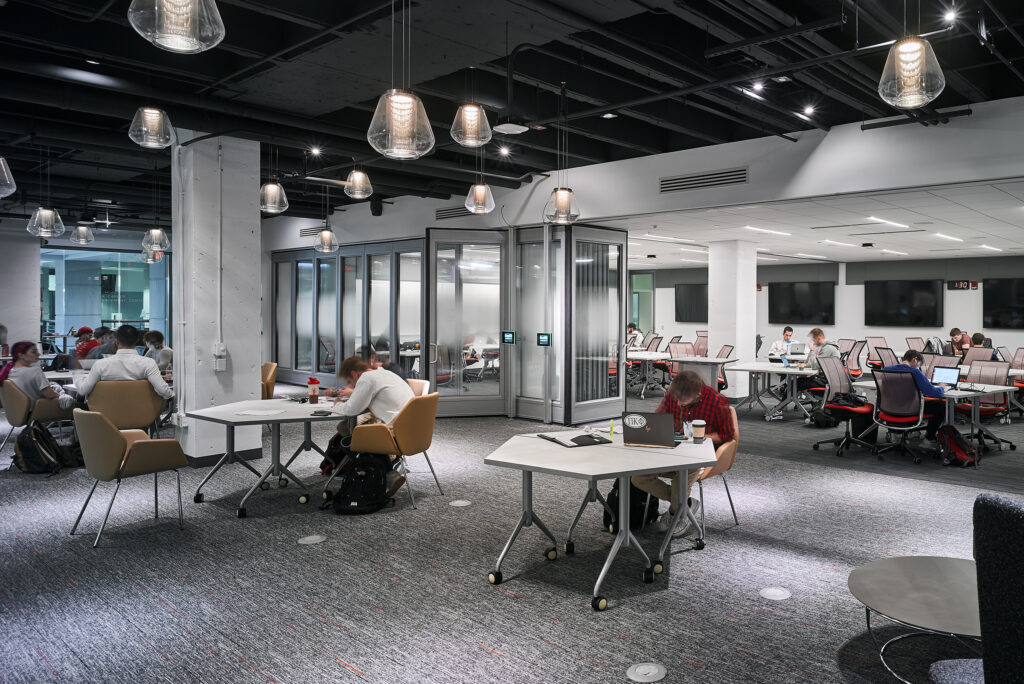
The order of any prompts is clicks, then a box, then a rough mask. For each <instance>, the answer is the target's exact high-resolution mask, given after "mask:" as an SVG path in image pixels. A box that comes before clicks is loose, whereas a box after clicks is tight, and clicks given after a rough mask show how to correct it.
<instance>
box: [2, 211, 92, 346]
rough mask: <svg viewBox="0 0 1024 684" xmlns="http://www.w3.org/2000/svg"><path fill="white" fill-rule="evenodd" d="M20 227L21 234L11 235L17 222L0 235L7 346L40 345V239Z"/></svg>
mask: <svg viewBox="0 0 1024 684" xmlns="http://www.w3.org/2000/svg"><path fill="white" fill-rule="evenodd" d="M16 223H17V230H13V229H12V230H11V231H8V230H7V229H8V228H11V227H12V226H13V225H14V224H15V222H14V221H5V222H4V232H3V233H0V248H2V249H3V261H2V263H0V325H3V326H4V327H6V328H7V340H6V343H7V344H14V343H15V342H20V341H21V340H32V341H35V342H38V341H39V295H38V292H39V291H38V285H39V283H40V275H41V274H40V272H39V238H37V237H32V236H31V235H29V234H28V233H26V232H25V224H24V222H23V221H17V222H16ZM50 241H51V242H56V240H54V239H52V238H51V240H50ZM78 325H84V324H81V323H79V324H78ZM58 332H66V331H58Z"/></svg>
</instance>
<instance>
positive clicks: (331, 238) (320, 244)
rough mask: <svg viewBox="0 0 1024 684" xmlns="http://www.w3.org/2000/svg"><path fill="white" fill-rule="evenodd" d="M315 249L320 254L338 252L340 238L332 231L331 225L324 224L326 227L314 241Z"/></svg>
mask: <svg viewBox="0 0 1024 684" xmlns="http://www.w3.org/2000/svg"><path fill="white" fill-rule="evenodd" d="M313 249H315V250H316V251H318V252H324V253H330V252H337V251H338V236H337V235H335V234H334V231H333V230H331V224H330V223H327V222H324V227H323V228H322V229H320V232H319V233H317V234H316V237H315V238H314V239H313Z"/></svg>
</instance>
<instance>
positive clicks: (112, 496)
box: [92, 480, 121, 549]
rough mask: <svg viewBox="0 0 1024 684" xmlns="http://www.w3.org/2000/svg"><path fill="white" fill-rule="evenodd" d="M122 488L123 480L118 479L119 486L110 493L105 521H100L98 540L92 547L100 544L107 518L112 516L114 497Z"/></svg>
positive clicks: (104, 516) (104, 515)
mask: <svg viewBox="0 0 1024 684" xmlns="http://www.w3.org/2000/svg"><path fill="white" fill-rule="evenodd" d="M120 488H121V481H120V480H118V481H117V486H116V487H114V493H113V494H111V495H110V503H108V504H107V512H106V513H104V514H103V522H102V523H100V531H99V532H97V533H96V541H94V542H93V543H92V548H94V549H95V548H96V547H97V546H99V544H100V537H102V536H103V528H104V527H106V526H107V518H109V517H110V509H111V508H113V507H114V499H115V498H117V490H119V489H120Z"/></svg>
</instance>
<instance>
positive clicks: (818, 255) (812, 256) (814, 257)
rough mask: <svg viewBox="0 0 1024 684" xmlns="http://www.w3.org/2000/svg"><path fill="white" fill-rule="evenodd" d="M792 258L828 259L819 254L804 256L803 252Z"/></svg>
mask: <svg viewBox="0 0 1024 684" xmlns="http://www.w3.org/2000/svg"><path fill="white" fill-rule="evenodd" d="M793 256H798V257H803V258H804V259H826V260H827V259H828V257H827V256H821V255H820V254H805V253H803V252H797V253H796V254H794V255H793Z"/></svg>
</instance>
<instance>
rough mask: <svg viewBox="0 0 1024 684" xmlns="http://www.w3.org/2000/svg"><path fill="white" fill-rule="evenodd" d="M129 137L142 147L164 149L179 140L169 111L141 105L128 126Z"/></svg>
mask: <svg viewBox="0 0 1024 684" xmlns="http://www.w3.org/2000/svg"><path fill="white" fill-rule="evenodd" d="M128 137H129V138H131V139H132V141H134V142H135V144H136V145H138V146H140V147H145V148H146V149H148V150H162V149H165V148H167V147H170V146H171V145H173V144H174V143H175V142H176V141H177V139H178V138H177V135H175V133H174V126H172V125H171V118H170V117H169V116H167V112H165V111H164V110H162V109H157V108H156V107H139V108H138V109H137V110H136V111H135V116H134V117H133V118H132V124H131V126H129V127H128Z"/></svg>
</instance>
